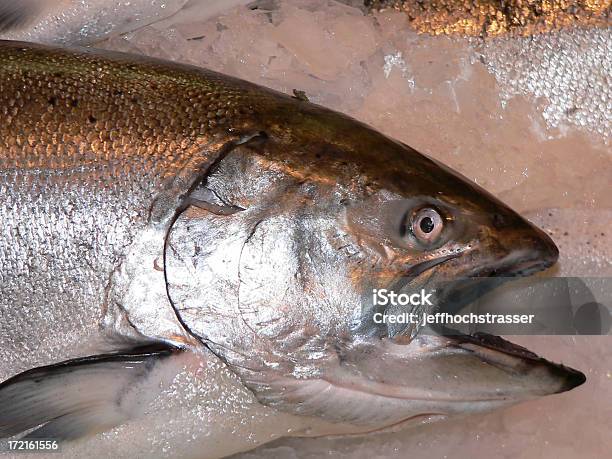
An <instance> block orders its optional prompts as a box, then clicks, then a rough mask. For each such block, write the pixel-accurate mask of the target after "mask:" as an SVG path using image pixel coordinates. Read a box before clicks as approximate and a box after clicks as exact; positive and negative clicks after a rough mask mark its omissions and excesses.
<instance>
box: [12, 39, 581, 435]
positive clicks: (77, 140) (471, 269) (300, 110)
mask: <svg viewBox="0 0 612 459" xmlns="http://www.w3.org/2000/svg"><path fill="white" fill-rule="evenodd" d="M0 62H1V63H2V65H1V66H0V106H1V107H3V108H2V112H0V113H1V116H0V139H1V140H0V196H2V198H1V201H0V216H1V221H2V225H1V227H0V231H1V233H0V251H2V254H1V255H2V257H1V260H0V298H1V301H2V303H1V304H0V311H2V317H0V331H1V333H0V336H1V338H0V339H1V340H2V341H1V342H0V344H1V345H2V347H3V367H2V372H1V375H0V377H1V378H2V379H6V378H8V377H9V376H12V375H14V374H16V373H19V372H22V371H25V370H27V369H30V368H33V367H40V366H44V365H50V364H53V363H57V362H60V361H67V360H70V359H74V358H79V357H86V356H90V355H94V354H100V353H101V352H103V351H104V350H105V349H107V348H111V349H112V348H113V347H114V348H115V349H116V348H119V349H121V347H122V346H124V347H125V346H126V345H127V344H126V343H132V344H134V343H143V342H144V343H146V342H147V341H156V342H160V341H161V342H166V343H169V344H171V345H175V346H181V347H184V348H197V346H198V345H201V343H200V340H201V341H204V342H205V343H206V344H207V345H208V346H210V347H211V348H212V349H213V351H216V352H217V355H219V356H221V357H222V359H223V360H224V361H225V362H226V363H227V364H228V365H229V367H230V368H231V369H232V370H234V371H235V372H236V373H237V374H238V375H239V376H241V377H242V378H243V381H245V382H246V383H247V385H248V386H249V388H250V389H251V390H253V391H254V392H255V393H256V394H257V395H259V396H260V397H259V400H260V401H262V402H264V403H267V404H270V405H271V406H278V407H279V409H281V410H286V411H290V408H291V404H292V403H293V405H295V406H297V407H298V408H303V407H304V406H306V404H305V403H303V402H304V401H303V400H302V401H300V400H293V401H292V400H291V397H292V396H293V395H295V394H289V397H286V396H285V395H286V394H283V393H282V390H279V389H278V388H275V387H274V386H273V385H271V384H267V385H266V386H265V387H264V388H263V390H262V391H260V393H258V387H261V384H262V381H261V380H259V381H258V380H256V379H255V380H253V378H252V377H253V373H252V372H251V373H247V374H245V373H242V374H241V373H240V370H239V368H238V365H237V364H240V360H233V361H232V356H231V355H230V354H227V353H224V350H223V344H225V343H223V342H219V343H216V344H219V347H217V348H215V346H214V344H215V343H214V342H211V338H213V339H214V336H213V335H212V334H209V333H211V332H216V331H215V330H207V329H206V328H203V329H202V328H195V333H192V332H193V331H194V330H191V327H192V325H196V326H199V325H201V323H199V322H198V321H199V320H200V318H201V314H202V312H203V311H200V313H199V314H198V313H196V314H195V316H194V317H189V316H188V313H187V311H184V310H182V309H181V307H180V306H181V305H180V304H179V305H178V306H177V305H175V304H172V303H171V302H170V299H169V298H168V297H167V292H166V282H165V280H166V279H165V277H164V275H168V265H167V264H165V259H164V251H165V249H166V237H167V235H168V232H169V231H170V230H171V229H172V230H174V229H178V230H180V229H181V228H183V227H182V226H181V225H179V226H176V223H177V222H178V219H180V218H181V217H184V216H185V215H186V212H187V211H190V209H192V208H193V206H191V204H190V201H189V199H190V197H191V196H192V194H193V193H192V192H193V191H194V190H195V189H196V188H197V187H198V184H199V183H200V182H202V180H203V179H204V178H205V177H206V176H207V175H208V174H209V173H211V171H212V172H214V171H217V172H219V171H220V173H221V172H223V171H224V167H226V166H224V165H228V164H229V165H231V164H234V163H233V161H234V162H235V161H236V160H238V163H237V164H240V159H241V158H247V159H250V158H254V160H255V162H256V163H258V164H267V165H269V166H270V165H271V166H272V167H271V168H269V169H268V170H267V171H266V174H262V177H255V176H254V177H250V176H249V177H242V178H241V180H243V181H244V182H245V184H247V185H248V183H249V182H251V186H252V187H253V188H252V191H254V192H255V193H254V196H255V197H254V198H253V201H251V202H250V203H249V202H247V203H246V204H245V205H248V204H253V207H254V208H257V206H256V204H257V202H258V200H259V201H263V202H265V200H262V198H265V197H266V193H267V191H268V189H267V188H265V187H264V185H265V183H264V182H263V180H262V179H263V178H265V179H267V178H268V176H269V175H270V172H273V173H274V174H273V175H274V176H277V177H282V178H283V180H285V179H286V180H290V181H291V182H292V183H296V184H297V185H298V186H297V187H294V189H295V190H303V189H304V188H301V187H302V186H303V185H305V184H306V185H312V187H311V188H312V190H315V191H316V190H327V191H329V190H330V189H332V190H337V191H338V192H339V193H340V194H342V193H344V194H346V195H347V196H350V197H352V198H354V202H351V203H349V204H350V205H349V207H350V211H347V212H346V214H344V213H343V212H344V211H341V210H339V209H342V208H343V207H342V206H343V205H344V204H342V202H335V201H334V202H329V203H328V204H329V209H327V210H330V209H331V210H332V211H334V212H338V213H339V214H342V215H346V220H345V222H346V224H347V225H348V227H350V228H352V229H351V230H350V231H353V232H354V233H357V234H359V235H360V237H361V238H362V240H363V241H365V242H363V243H362V245H363V250H364V253H365V255H366V256H367V257H372V259H376V260H379V261H381V260H382V262H381V263H379V264H380V265H381V266H380V268H381V269H380V270H379V271H378V272H376V274H377V275H378V276H379V277H380V278H381V279H387V280H393V279H395V278H397V277H398V276H400V275H406V273H408V272H410V270H411V269H412V268H413V267H415V266H417V265H418V264H419V263H424V262H429V261H432V260H436V259H440V258H445V259H446V258H448V261H445V262H444V263H443V264H441V265H438V267H437V269H436V275H437V277H438V279H440V280H449V279H453V278H454V277H456V276H472V275H489V274H491V273H503V274H525V273H527V272H531V271H534V270H539V269H543V268H546V267H548V266H550V265H551V264H552V263H554V261H555V260H556V258H557V255H558V252H557V249H556V247H555V246H554V244H553V243H552V241H551V240H550V238H548V236H546V235H545V234H544V233H542V232H541V231H540V230H538V229H537V228H535V227H534V226H533V225H531V224H529V223H528V222H527V221H525V220H524V219H522V218H521V217H520V216H519V215H517V214H516V213H514V212H513V211H512V210H511V209H509V208H508V207H507V206H505V205H504V204H503V203H501V202H499V201H498V200H497V199H495V198H494V197H492V196H491V195H489V194H488V193H486V192H485V191H483V190H482V189H480V188H478V187H477V186H475V185H473V184H471V183H470V182H469V181H467V180H466V179H464V178H463V177H461V176H460V175H458V174H456V173H455V172H453V171H451V170H450V169H448V168H446V167H445V166H443V165H441V164H439V163H437V162H435V161H433V160H431V159H429V158H427V157H425V156H423V155H421V154H419V153H418V152H416V151H414V150H413V149H411V148H410V147H408V146H406V145H403V144H400V143H398V142H395V141H393V140H391V139H389V138H387V137H385V136H383V135H381V134H379V133H377V132H375V131H373V130H372V129H370V128H368V127H367V126H365V125H363V124H361V123H358V122H357V121H355V120H353V119H351V118H349V117H347V116H344V115H341V114H338V113H335V112H332V111H330V110H327V109H325V108H323V107H319V106H316V105H313V104H310V103H307V102H304V101H299V100H296V99H295V98H292V97H289V96H286V95H283V94H280V93H277V92H274V91H271V90H267V89H265V88H261V87H258V86H256V85H253V84H250V83H247V82H243V81H240V80H237V79H233V78H230V77H226V76H223V75H220V74H217V73H215V72H210V71H207V70H203V69H196V68H193V67H189V66H184V65H177V64H170V63H165V62H162V61H157V60H153V59H148V58H136V57H134V56H127V55H123V54H119V53H108V52H99V51H91V50H72V51H70V50H63V49H56V48H48V47H43V46H36V45H30V44H24V43H16V42H0ZM228 161H229V162H228ZM238 170H239V169H238ZM246 170H250V169H246ZM225 173H227V169H226V170H225ZM237 175H240V174H233V176H232V174H230V178H232V179H233V180H234V183H233V184H232V185H235V184H236V183H240V181H239V180H237V177H236V176H237ZM212 176H214V174H212ZM221 177H223V175H221ZM258 186H261V187H260V188H258ZM221 188H223V187H221ZM308 188H309V187H306V189H308ZM257 191H260V193H259V194H258V193H257ZM275 191H278V190H275ZM261 192H263V193H261ZM300 192H301V191H300ZM289 195H291V193H290V194H289ZM321 196H322V197H325V196H329V195H327V194H322V195H321ZM389 196H390V197H391V201H393V202H394V200H398V199H400V200H401V199H404V200H405V201H407V202H413V201H414V200H417V201H418V203H421V204H419V205H422V203H423V202H425V203H430V204H431V203H438V204H439V205H441V206H442V207H445V208H448V209H449V212H450V211H451V210H452V211H453V219H454V222H455V223H453V224H454V225H456V226H457V229H458V231H457V232H456V234H454V235H453V238H452V240H450V241H449V242H448V243H447V244H444V245H442V246H440V247H435V248H434V249H432V250H426V251H424V250H418V249H417V248H415V247H414V246H411V247H409V248H406V247H402V246H401V242H398V241H393V238H394V236H393V235H389V234H385V232H384V231H385V230H388V229H389V225H382V226H381V225H379V224H377V222H383V223H384V221H383V220H384V218H383V217H385V216H389V215H394V214H395V213H397V211H398V209H395V208H393V207H391V208H389V207H388V206H387V202H386V200H388V197H389ZM368 197H373V199H371V200H368V199H367V198H368ZM381 199H382V201H381ZM411 200H412V201H411ZM319 202H320V203H322V204H326V203H327V201H324V200H323V201H319ZM186 207H187V210H185V208H186ZM195 207H197V204H196V206H195ZM270 208H273V207H270ZM313 208H314V207H313ZM184 210H185V212H183V211H184ZM203 210H205V209H204V208H200V211H203ZM285 210H291V208H289V209H285ZM192 211H193V209H192ZM206 212H208V213H210V208H209V210H208V211H206ZM381 212H382V213H381ZM241 214H243V215H244V213H243V212H240V211H239V212H237V213H236V214H235V215H237V216H240V215H241ZM228 215H229V217H232V215H233V214H231V213H230V214H228ZM228 215H225V216H226V217H227V216H228ZM208 217H209V216H208ZM208 217H206V218H208ZM196 220H199V219H196ZM205 220H206V219H202V220H199V221H205ZM343 221H344V220H343ZM179 223H181V224H182V222H179ZM391 226H392V225H391ZM272 228H273V229H277V230H278V231H279V234H280V232H282V231H283V227H278V226H275V227H272ZM380 241H384V244H386V245H387V246H389V247H391V246H393V247H394V252H395V255H394V256H392V257H389V256H388V257H387V258H386V259H385V257H384V256H383V257H381V256H374V254H375V252H376V251H377V250H380V245H381V243H380ZM352 269H353V270H352V271H351V275H352V276H353V277H352V280H353V281H355V284H354V286H355V285H359V283H358V281H360V280H363V279H364V278H365V276H367V275H368V274H371V273H368V272H367V271H364V270H363V269H362V268H359V267H354V266H353V267H352ZM342 274H345V273H344V272H342ZM344 280H346V278H344ZM24 284H26V285H28V288H27V289H24V288H23V286H24ZM347 285H351V284H350V283H349V284H347ZM160 286H162V288H161V290H160ZM175 306H177V308H176V309H175ZM177 312H178V315H177ZM204 312H205V311H204ZM295 313H296V314H299V313H300V311H295ZM337 319H339V321H340V322H341V325H343V324H345V322H346V321H347V317H337ZM194 320H195V322H194ZM185 327H188V328H189V330H187V329H186V328H185ZM42 330H45V331H46V332H45V333H41V331H42ZM331 330H332V331H333V329H331ZM217 331H218V330H217ZM221 331H222V330H221ZM330 336H331V337H332V338H333V337H334V335H333V333H332V334H331V335H329V334H326V335H325V337H326V338H329V337H330ZM315 337H316V331H315ZM231 338H239V337H238V336H235V337H231ZM419 339H421V340H423V339H425V338H419ZM427 339H429V338H427ZM229 344H231V345H232V346H234V349H233V350H234V351H236V352H238V353H247V352H251V350H250V349H244V348H241V347H240V346H244V343H241V342H240V340H239V339H238V340H237V341H231V340H230V342H229ZM276 344H278V343H274V344H273V346H272V347H274V346H275V345H276ZM327 344H329V343H327ZM408 347H409V346H407V347H406V348H405V349H407V348H408ZM435 347H436V345H435V343H434V345H433V348H435ZM451 347H452V346H451ZM493 347H495V346H493ZM264 348H265V346H264V347H262V349H264ZM466 349H467V348H466ZM273 350H275V349H273ZM276 350H278V349H276ZM280 350H281V351H282V350H283V349H282V346H281V348H280ZM411 350H412V348H411ZM449 352H450V353H451V354H452V351H449ZM496 352H498V353H500V354H504V355H506V354H508V346H506V345H503V346H498V348H497V349H496ZM295 355H299V353H298V354H293V355H292V357H293V356H295ZM468 355H471V353H468ZM251 357H253V361H254V362H255V363H259V362H260V361H261V359H265V357H267V355H266V354H265V352H263V353H260V352H259V349H255V350H252V354H251ZM354 357H355V355H352V356H351V358H354ZM506 357H507V356H506ZM529 359H531V360H533V359H532V358H531V357H529ZM492 360H493V361H495V358H492ZM510 360H512V361H513V362H514V364H516V365H519V366H520V365H521V364H522V363H524V362H523V360H524V357H521V356H520V355H519V356H517V355H514V356H513V358H512V359H510ZM531 360H530V363H529V365H527V367H528V368H529V369H531V368H532V367H533V374H534V375H537V376H538V378H540V379H538V381H536V382H537V384H535V389H534V387H533V385H531V386H530V385H529V384H528V385H527V386H528V388H527V390H528V391H531V392H529V394H530V396H532V395H533V394H536V395H544V394H546V393H553V392H557V391H561V390H568V389H569V388H571V387H574V386H575V385H577V384H580V383H581V382H583V379H582V380H580V378H579V377H577V376H576V375H575V373H572V372H571V371H569V370H567V369H564V368H562V367H559V366H554V365H552V364H549V363H548V362H546V361H544V360H543V359H538V360H533V361H531ZM264 368H265V367H264ZM508 372H514V373H512V376H513V378H514V379H513V380H514V381H516V380H520V379H521V378H523V377H527V378H528V377H529V374H524V373H521V372H520V371H519V372H515V368H514V367H513V366H512V365H510V366H509V369H508ZM530 373H531V371H530ZM499 376H500V375H499V374H496V377H499ZM502 376H503V375H502ZM547 378H549V379H547ZM549 383H550V384H551V386H550V387H548V386H547V385H548V384H549ZM271 390H272V391H274V390H276V391H277V392H276V393H272V394H270V391H271ZM279 393H280V398H281V399H283V400H281V401H280V402H278V398H279ZM519 398H520V397H519ZM277 402H278V403H277ZM288 403H289V405H288ZM485 405H486V404H485ZM306 408H307V409H306V410H305V411H303V413H302V414H307V415H309V416H310V415H315V416H321V417H322V418H324V419H327V420H330V421H331V422H337V421H338V419H337V418H334V417H333V416H330V413H329V412H320V411H321V409H320V407H319V406H315V407H310V406H306ZM297 414H300V410H299V409H298V410H297ZM332 414H333V413H332ZM400 420H401V419H400ZM388 421H389V419H388V418H385V417H384V416H383V418H382V421H381V422H382V426H384V422H388ZM394 421H397V419H394ZM379 427H381V426H379ZM364 430H365V431H368V430H372V426H369V425H366V426H365V427H361V428H358V429H356V431H364Z"/></svg>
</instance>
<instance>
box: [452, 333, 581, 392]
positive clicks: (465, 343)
mask: <svg viewBox="0 0 612 459" xmlns="http://www.w3.org/2000/svg"><path fill="white" fill-rule="evenodd" d="M446 337H447V338H450V339H451V341H455V344H454V345H456V346H459V347H461V348H463V349H468V350H469V349H470V348H471V347H470V346H477V347H479V348H480V349H490V350H493V351H497V352H501V353H503V354H506V355H509V356H513V357H518V358H520V359H521V360H523V361H525V362H532V363H534V364H538V365H545V366H546V367H547V369H548V370H549V371H550V372H552V373H553V374H555V376H557V377H559V378H563V384H562V385H561V386H560V387H559V389H557V390H556V391H555V392H553V393H554V394H559V393H562V392H567V391H569V390H572V389H574V388H576V387H578V386H581V385H582V384H584V383H585V382H586V379H587V378H586V375H585V374H584V373H582V372H581V371H580V370H576V369H575V368H572V367H568V366H566V365H563V364H560V363H554V362H551V361H550V360H547V359H545V358H544V357H540V356H539V355H537V354H536V353H534V352H532V351H530V350H529V349H527V348H525V347H523V346H519V345H518V344H515V343H513V342H511V341H508V340H506V339H504V338H502V337H500V336H497V335H492V334H489V333H482V332H476V333H474V334H470V335H465V334H457V335H450V336H446ZM483 360H484V361H487V362H488V363H492V364H495V362H492V361H490V360H489V359H487V358H483Z"/></svg>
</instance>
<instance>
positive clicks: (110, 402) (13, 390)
mask: <svg viewBox="0 0 612 459" xmlns="http://www.w3.org/2000/svg"><path fill="white" fill-rule="evenodd" d="M177 352H180V351H179V350H178V349H175V348H171V347H168V346H166V345H164V344H156V345H151V346H145V347H140V348H136V349H133V350H132V351H129V352H122V353H115V354H103V355H94V356H90V357H84V358H79V359H74V360H68V361H65V362H61V363H58V364H54V365H49V366H45V367H40V368H34V369H32V370H28V371H25V372H23V373H21V374H18V375H16V376H14V377H12V378H10V379H8V380H6V381H4V382H3V383H2V384H0V438H8V437H12V436H14V435H18V434H20V433H22V432H26V431H28V430H30V429H34V428H36V430H34V431H32V432H30V433H29V434H28V435H27V438H54V439H63V440H70V439H75V438H78V437H81V436H84V435H87V434H91V433H96V432H101V431H104V430H107V429H110V428H112V427H114V426H117V425H119V424H122V423H124V422H125V421H126V420H128V419H130V418H131V417H133V416H135V415H136V414H138V412H139V411H141V410H142V409H143V407H144V406H145V405H146V402H147V397H149V399H150V398H151V395H150V394H149V392H150V391H147V390H146V387H147V385H148V384H151V383H154V380H156V379H158V376H159V375H157V374H156V370H157V369H158V367H160V363H161V362H162V361H163V360H165V359H167V358H168V357H170V356H171V355H173V354H174V353H177Z"/></svg>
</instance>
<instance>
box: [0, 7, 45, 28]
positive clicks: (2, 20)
mask: <svg viewBox="0 0 612 459" xmlns="http://www.w3.org/2000/svg"><path fill="white" fill-rule="evenodd" d="M40 3H41V2H37V1H35V0H0V32H8V31H10V30H12V29H14V28H16V27H19V26H22V25H24V24H27V23H28V22H30V21H32V20H33V19H34V18H36V16H37V15H38V13H39V12H40V6H41V5H40Z"/></svg>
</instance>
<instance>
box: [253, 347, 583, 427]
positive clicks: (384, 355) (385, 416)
mask: <svg viewBox="0 0 612 459" xmlns="http://www.w3.org/2000/svg"><path fill="white" fill-rule="evenodd" d="M339 359H340V360H341V361H342V363H339V364H338V365H336V366H333V367H330V368H333V369H330V370H329V371H328V372H326V373H325V374H324V375H322V376H321V377H320V378H317V379H311V380H308V381H296V380H290V379H287V378H283V379H278V380H273V381H270V383H269V386H268V387H267V388H266V389H262V386H260V391H259V392H257V396H258V398H259V399H260V400H261V401H262V402H263V403H264V404H266V405H269V406H273V407H278V408H280V409H283V410H287V409H288V407H290V408H291V410H292V411H293V412H295V413H296V414H301V415H307V416H316V417H319V418H322V419H325V420H327V421H332V422H339V423H342V424H346V423H348V424H351V425H353V433H359V432H370V431H377V430H384V429H388V428H390V427H394V426H401V427H405V426H407V425H413V424H415V423H424V422H432V421H437V420H441V419H445V418H448V417H455V416H459V415H465V414H470V413H479V412H488V411H491V410H494V409H498V408H502V407H506V406H510V405H514V404H517V403H520V402H524V401H527V400H531V399H535V398H538V397H542V396H546V395H552V394H558V393H562V392H565V391H568V390H571V389H573V388H575V387H577V386H579V385H581V384H583V383H584V382H585V380H586V378H585V376H584V374H583V373H581V372H579V371H577V370H574V369H572V368H569V367H566V366H563V365H560V364H556V363H552V362H549V361H547V360H545V359H543V358H541V357H539V356H537V355H536V354H534V353H532V352H530V351H528V350H527V349H524V348H522V347H520V346H517V345H515V344H512V343H510V342H508V341H506V340H503V339H502V338H499V337H495V336H491V335H477V336H467V335H457V336H438V335H422V336H419V337H417V338H415V339H414V340H412V341H411V342H410V343H409V344H406V345H399V344H396V343H392V342H391V341H386V342H384V343H383V344H381V343H380V342H378V343H370V344H365V345H364V343H362V344H361V345H357V346H355V347H354V348H353V349H347V350H345V352H344V353H343V354H342V355H341V356H340V355H339ZM364 375H367V377H364ZM280 385H282V386H283V388H284V390H285V392H286V393H287V394H289V395H288V396H287V397H286V398H284V399H280V398H279V397H278V393H279V391H278V386H280Z"/></svg>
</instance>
